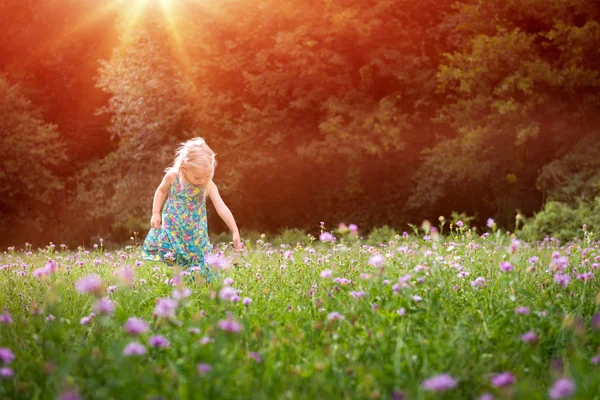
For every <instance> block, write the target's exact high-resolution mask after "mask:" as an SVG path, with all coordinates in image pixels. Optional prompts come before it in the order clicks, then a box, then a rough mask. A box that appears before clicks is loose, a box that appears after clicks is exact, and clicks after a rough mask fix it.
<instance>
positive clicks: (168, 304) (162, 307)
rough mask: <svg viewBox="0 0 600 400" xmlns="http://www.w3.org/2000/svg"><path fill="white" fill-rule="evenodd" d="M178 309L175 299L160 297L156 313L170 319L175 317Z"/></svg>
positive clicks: (155, 308) (155, 309)
mask: <svg viewBox="0 0 600 400" xmlns="http://www.w3.org/2000/svg"><path fill="white" fill-rule="evenodd" d="M176 309H177V302H176V301H175V300H173V299H159V300H158V303H156V307H154V315H155V316H158V317H161V318H165V319H169V318H175V310H176Z"/></svg>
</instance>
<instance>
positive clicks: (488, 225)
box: [487, 218, 496, 229]
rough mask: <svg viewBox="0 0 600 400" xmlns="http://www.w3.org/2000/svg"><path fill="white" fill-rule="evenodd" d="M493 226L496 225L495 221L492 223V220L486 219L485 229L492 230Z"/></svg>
mask: <svg viewBox="0 0 600 400" xmlns="http://www.w3.org/2000/svg"><path fill="white" fill-rule="evenodd" d="M495 225H496V221H494V219H493V218H488V220H487V227H488V228H491V229H493V228H494V226H495Z"/></svg>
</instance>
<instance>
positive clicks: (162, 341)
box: [148, 335, 170, 349]
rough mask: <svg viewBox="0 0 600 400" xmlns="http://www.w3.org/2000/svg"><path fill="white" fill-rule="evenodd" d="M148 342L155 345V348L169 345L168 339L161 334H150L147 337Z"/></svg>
mask: <svg viewBox="0 0 600 400" xmlns="http://www.w3.org/2000/svg"><path fill="white" fill-rule="evenodd" d="M148 344H149V345H150V346H152V347H156V348H157V349H160V348H165V347H169V344H170V343H169V341H168V340H167V339H166V338H165V337H164V336H161V335H156V336H151V337H150V339H148Z"/></svg>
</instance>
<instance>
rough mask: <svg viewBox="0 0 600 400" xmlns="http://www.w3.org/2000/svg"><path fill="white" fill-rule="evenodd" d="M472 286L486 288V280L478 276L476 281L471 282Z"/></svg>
mask: <svg viewBox="0 0 600 400" xmlns="http://www.w3.org/2000/svg"><path fill="white" fill-rule="evenodd" d="M471 286H473V287H474V288H478V287H484V286H485V278H483V277H482V276H478V277H477V278H475V280H474V281H471Z"/></svg>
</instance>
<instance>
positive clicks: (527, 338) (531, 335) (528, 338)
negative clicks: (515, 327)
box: [521, 331, 539, 343]
mask: <svg viewBox="0 0 600 400" xmlns="http://www.w3.org/2000/svg"><path fill="white" fill-rule="evenodd" d="M538 339H539V337H538V336H537V335H536V334H535V332H534V331H529V332H527V333H525V334H523V335H521V340H522V341H523V342H525V343H534V342H537V341H538Z"/></svg>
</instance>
